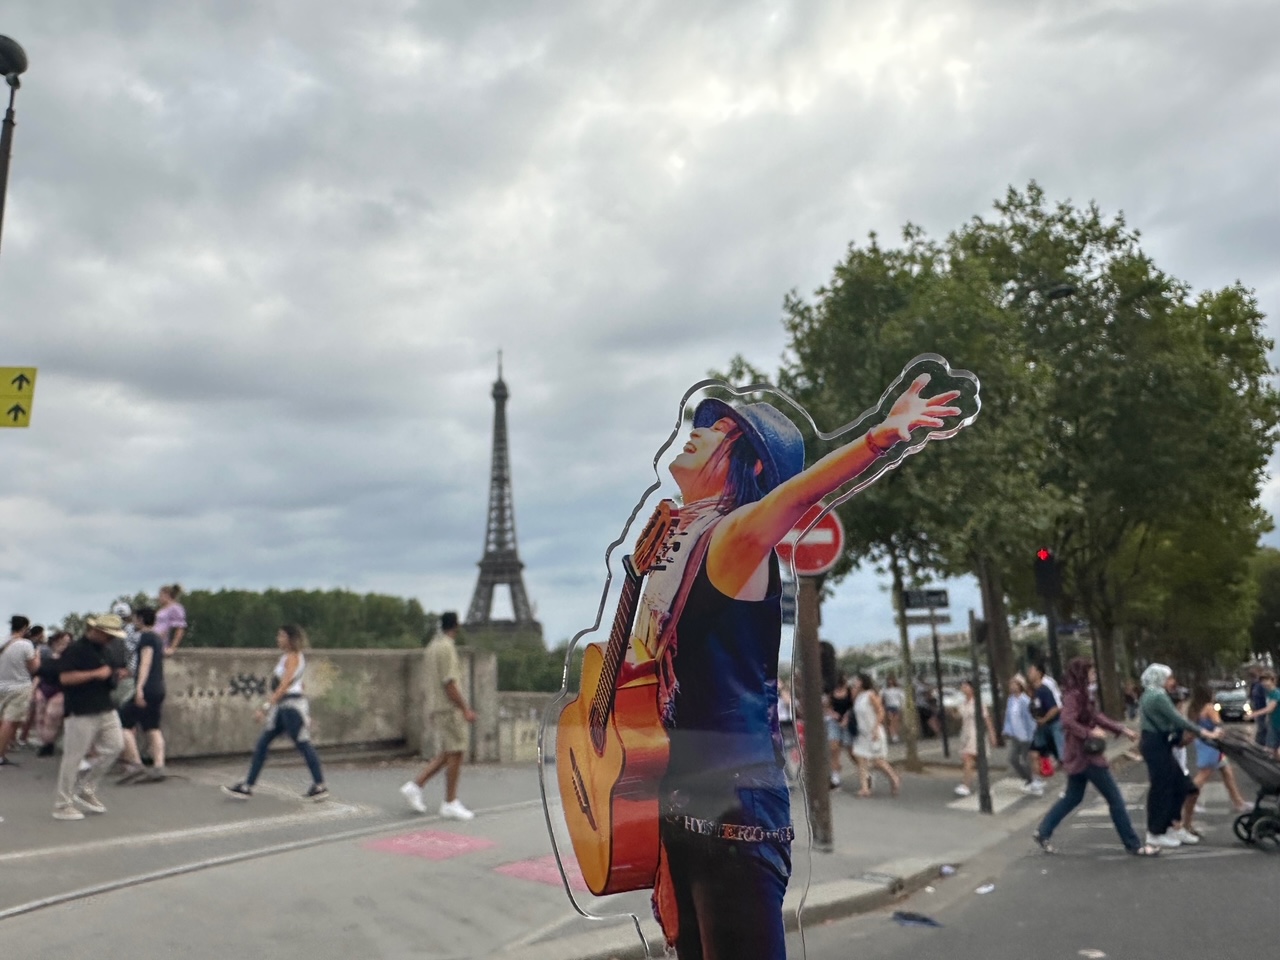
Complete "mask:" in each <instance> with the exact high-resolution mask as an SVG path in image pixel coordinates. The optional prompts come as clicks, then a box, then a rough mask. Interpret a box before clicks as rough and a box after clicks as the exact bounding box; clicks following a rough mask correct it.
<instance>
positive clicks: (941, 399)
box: [871, 373, 960, 449]
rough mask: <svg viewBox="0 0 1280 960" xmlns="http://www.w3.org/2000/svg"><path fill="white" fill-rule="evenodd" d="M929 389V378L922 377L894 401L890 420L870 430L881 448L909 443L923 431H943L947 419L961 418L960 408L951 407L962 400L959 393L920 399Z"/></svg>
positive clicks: (925, 375)
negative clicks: (959, 399) (944, 420)
mask: <svg viewBox="0 0 1280 960" xmlns="http://www.w3.org/2000/svg"><path fill="white" fill-rule="evenodd" d="M928 385H929V374H927V373H922V374H920V376H918V377H916V378H915V379H914V380H913V381H911V386H909V387H907V389H906V391H905V392H904V393H903V394H902V396H900V397H899V398H898V399H897V400H896V401H894V404H893V407H892V408H891V409H890V410H889V416H887V417H885V419H884V421H883V422H882V423H880V424H879V425H878V426H875V427H873V428H872V430H871V433H872V435H873V441H874V442H875V443H876V444H877V445H878V446H881V447H884V448H885V449H888V448H889V447H891V446H893V445H894V444H896V443H899V442H901V441H904V440H910V439H911V432H912V431H913V430H918V429H919V428H921V427H928V428H929V429H931V430H941V429H942V427H943V418H944V417H956V416H959V415H960V408H959V407H953V406H951V405H950V404H951V401H952V400H954V399H956V398H957V397H958V396H960V391H959V390H947V391H946V392H944V393H940V394H938V395H937V396H936V397H927V398H926V397H922V396H920V394H921V393H923V392H924V388H925V387H927V386H928Z"/></svg>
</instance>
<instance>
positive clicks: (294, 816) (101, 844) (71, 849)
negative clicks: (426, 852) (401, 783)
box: [0, 803, 378, 863]
mask: <svg viewBox="0 0 1280 960" xmlns="http://www.w3.org/2000/svg"><path fill="white" fill-rule="evenodd" d="M376 812H378V810H377V808H375V807H362V806H359V805H356V804H350V803H337V804H328V805H326V808H325V809H324V810H319V811H316V812H314V813H289V814H284V815H282V816H279V817H255V818H253V819H250V820H233V821H230V822H228V823H214V824H209V825H208V826H204V827H184V828H182V829H181V830H164V831H161V832H159V833H139V834H134V835H132V836H128V837H111V838H110V839H106V840H90V841H88V842H86V843H68V844H63V845H61V846H57V847H39V848H37V849H34V850H14V851H12V852H11V853H0V863H8V862H10V861H13V860H31V859H34V858H36V857H55V856H59V855H61V854H75V855H77V856H80V855H83V854H86V853H96V852H98V851H101V850H115V849H117V848H119V847H133V846H146V845H149V844H153V843H181V842H182V841H184V840H200V839H205V838H209V837H217V836H222V835H224V834H234V833H239V832H241V831H242V830H269V829H271V828H272V827H289V826H293V825H295V824H299V823H315V822H317V821H327V820H346V819H350V818H352V817H356V816H360V815H362V814H363V815H367V814H371V813H376Z"/></svg>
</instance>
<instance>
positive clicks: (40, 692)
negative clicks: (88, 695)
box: [36, 630, 71, 757]
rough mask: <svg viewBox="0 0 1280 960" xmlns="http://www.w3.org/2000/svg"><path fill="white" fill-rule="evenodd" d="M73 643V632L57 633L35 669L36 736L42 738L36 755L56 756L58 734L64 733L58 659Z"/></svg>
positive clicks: (45, 647) (44, 649)
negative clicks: (54, 754) (54, 752)
mask: <svg viewBox="0 0 1280 960" xmlns="http://www.w3.org/2000/svg"><path fill="white" fill-rule="evenodd" d="M70 645H71V634H70V633H68V632H67V631H66V630H59V631H57V632H56V633H54V634H53V635H52V636H51V637H50V638H49V642H48V643H47V644H45V645H44V647H42V648H41V650H40V651H39V653H40V666H38V667H37V668H36V739H38V740H39V741H40V749H39V750H37V751H36V756H37V757H51V756H53V751H54V746H55V744H57V742H58V734H60V733H61V732H62V718H63V714H64V713H65V710H66V698H65V696H64V695H63V692H62V684H61V683H60V682H59V681H58V660H59V659H60V658H61V657H62V654H63V653H65V652H66V649H67V647H69V646H70Z"/></svg>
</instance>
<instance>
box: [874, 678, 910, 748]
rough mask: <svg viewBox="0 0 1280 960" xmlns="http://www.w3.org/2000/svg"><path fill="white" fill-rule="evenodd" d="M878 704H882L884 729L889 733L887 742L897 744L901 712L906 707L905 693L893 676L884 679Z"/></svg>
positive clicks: (899, 734)
mask: <svg viewBox="0 0 1280 960" xmlns="http://www.w3.org/2000/svg"><path fill="white" fill-rule="evenodd" d="M880 702H881V703H883V704H884V713H885V728H886V729H887V730H888V733H889V742H890V743H897V742H898V741H900V740H901V739H902V711H903V709H904V708H905V707H906V705H907V692H906V691H905V690H903V689H902V687H901V686H900V685H899V683H898V678H897V676H896V675H895V674H892V673H891V674H889V675H888V676H887V677H885V681H884V689H883V690H882V691H880Z"/></svg>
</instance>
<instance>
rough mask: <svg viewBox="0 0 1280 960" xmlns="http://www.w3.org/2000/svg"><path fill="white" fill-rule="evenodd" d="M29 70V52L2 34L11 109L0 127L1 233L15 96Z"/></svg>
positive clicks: (2, 70)
mask: <svg viewBox="0 0 1280 960" xmlns="http://www.w3.org/2000/svg"><path fill="white" fill-rule="evenodd" d="M26 72H27V53H26V51H25V50H23V49H22V47H21V46H19V44H18V41H16V40H14V39H12V38H10V37H5V36H0V75H3V76H4V80H5V83H7V84H8V85H9V109H7V110H6V111H5V113H4V125H3V127H2V128H0V234H3V231H4V198H5V193H6V192H7V191H8V189H9V155H10V154H11V153H12V151H13V127H14V118H13V98H14V96H15V95H16V94H17V92H18V88H19V87H20V86H22V82H21V81H20V80H19V79H18V78H19V77H20V76H22V74H24V73H26Z"/></svg>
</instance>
